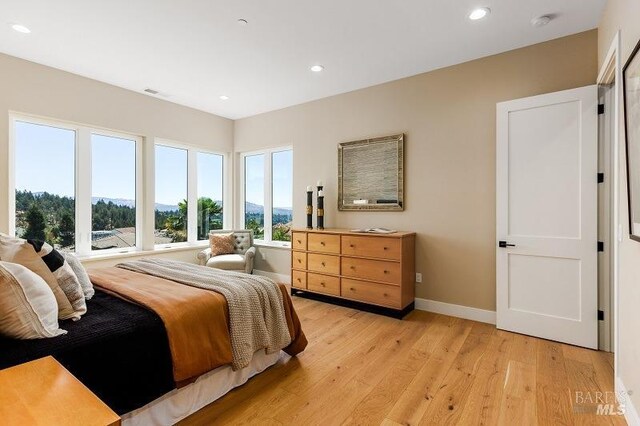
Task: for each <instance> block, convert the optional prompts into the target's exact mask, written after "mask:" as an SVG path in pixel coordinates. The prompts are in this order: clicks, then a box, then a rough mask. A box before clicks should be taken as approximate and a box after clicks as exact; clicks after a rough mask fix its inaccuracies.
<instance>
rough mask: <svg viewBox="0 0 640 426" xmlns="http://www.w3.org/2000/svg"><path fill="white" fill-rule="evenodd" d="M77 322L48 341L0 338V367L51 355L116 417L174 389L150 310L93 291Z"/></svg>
mask: <svg viewBox="0 0 640 426" xmlns="http://www.w3.org/2000/svg"><path fill="white" fill-rule="evenodd" d="M87 308H88V311H87V314H86V315H85V316H83V317H82V319H81V320H80V321H75V322H74V321H71V320H67V321H61V322H60V327H61V328H63V329H64V330H67V331H68V333H67V334H65V335H63V336H58V337H54V338H51V339H38V340H15V339H9V338H6V337H2V336H0V369H2V368H6V367H11V366H14V365H17V364H21V363H24V362H27V361H31V360H34V359H38V358H42V357H44V356H47V355H52V356H53V357H54V358H55V359H57V360H58V361H59V362H60V363H61V364H62V365H64V366H65V368H66V369H67V370H69V371H70V372H71V373H72V374H73V375H74V376H75V377H77V378H78V379H79V380H80V381H81V382H82V383H84V384H85V385H86V386H87V387H88V388H89V389H91V390H92V391H93V392H94V393H95V394H96V395H97V396H98V397H99V398H100V399H101V400H102V401H104V402H105V403H106V404H107V405H109V406H110V407H111V409H113V410H114V411H115V412H117V413H118V414H123V413H126V412H129V411H131V410H134V409H136V408H139V407H142V406H143V405H145V404H147V403H149V402H151V401H152V400H154V399H156V398H158V397H160V396H162V395H163V394H165V393H167V392H169V391H171V390H172V389H174V388H175V383H174V381H173V372H172V363H171V353H170V351H169V343H168V340H167V334H166V331H165V327H164V325H163V323H162V320H161V319H160V317H159V316H158V315H157V314H155V313H154V312H152V311H150V310H147V309H146V308H143V307H141V306H138V305H134V304H132V303H129V302H125V301H124V300H122V299H119V298H117V297H114V296H111V295H109V294H107V293H105V292H103V291H100V290H98V289H96V294H95V296H94V297H93V298H92V299H91V300H89V301H87Z"/></svg>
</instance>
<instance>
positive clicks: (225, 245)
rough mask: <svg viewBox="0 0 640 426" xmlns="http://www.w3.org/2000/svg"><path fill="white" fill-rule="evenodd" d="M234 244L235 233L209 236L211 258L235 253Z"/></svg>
mask: <svg viewBox="0 0 640 426" xmlns="http://www.w3.org/2000/svg"><path fill="white" fill-rule="evenodd" d="M234 242H235V241H234V238H233V232H232V233H230V234H209V245H210V246H211V256H220V255H222V254H231V253H233V251H234V249H235V247H234Z"/></svg>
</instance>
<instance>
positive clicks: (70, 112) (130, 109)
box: [0, 54, 233, 263]
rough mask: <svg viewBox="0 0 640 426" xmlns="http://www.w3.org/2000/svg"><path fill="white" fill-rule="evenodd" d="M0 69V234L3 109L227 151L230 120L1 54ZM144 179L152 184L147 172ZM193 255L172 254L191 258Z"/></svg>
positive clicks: (2, 226)
mask: <svg viewBox="0 0 640 426" xmlns="http://www.w3.org/2000/svg"><path fill="white" fill-rule="evenodd" d="M0 70H1V73H0V164H2V165H1V166H0V232H7V231H8V225H9V223H8V221H9V211H8V210H9V209H8V196H9V193H8V171H7V167H6V164H7V163H6V158H7V155H8V135H9V128H8V126H9V111H13V112H19V113H24V114H30V115H37V116H43V117H48V118H52V119H56V120H62V121H70V122H75V123H79V124H86V125H91V126H96V127H99V128H106V129H110V130H116V131H122V132H127V133H131V134H135V135H138V136H143V137H144V138H145V144H149V143H153V141H154V138H162V139H170V140H174V141H178V142H181V143H185V144H190V145H194V146H200V147H204V148H207V149H211V150H218V151H221V152H228V153H231V152H233V121H232V120H228V119H225V118H222V117H218V116H215V115H212V114H208V113H205V112H201V111H197V110H194V109H191V108H186V107H183V106H179V105H176V104H172V103H170V102H166V101H163V100H160V99H155V98H152V97H150V96H146V95H142V94H139V93H135V92H132V91H129V90H125V89H121V88H118V87H115V86H112V85H109V84H105V83H100V82H98V81H95V80H91V79H88V78H84V77H80V76H78V75H75V74H70V73H67V72H64V71H60V70H57V69H53V68H49V67H46V66H43V65H39V64H35V63H33V62H28V61H24V60H21V59H18V58H15V57H12V56H7V55H3V54H0ZM150 71H152V70H150ZM147 151H148V150H147ZM147 169H149V168H147ZM151 170H152V169H151ZM147 171H148V170H147ZM149 175H150V176H149ZM145 179H146V181H145V187H147V188H149V187H151V188H152V187H153V185H154V183H153V173H145ZM145 192H147V191H145ZM151 194H152V193H151ZM145 195H147V194H145ZM152 198H153V197H151V199H152ZM151 216H152V212H151ZM146 217H149V215H146ZM151 243H152V242H151ZM195 253H196V250H191V251H189V252H187V253H184V252H181V254H180V255H177V256H182V257H184V258H185V259H186V258H189V259H193V260H195ZM107 263H108V262H107Z"/></svg>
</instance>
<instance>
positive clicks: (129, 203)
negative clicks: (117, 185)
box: [91, 197, 220, 212]
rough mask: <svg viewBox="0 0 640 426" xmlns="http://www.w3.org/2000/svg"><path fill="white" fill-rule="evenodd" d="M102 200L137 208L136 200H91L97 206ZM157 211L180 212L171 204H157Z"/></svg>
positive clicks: (106, 198)
mask: <svg viewBox="0 0 640 426" xmlns="http://www.w3.org/2000/svg"><path fill="white" fill-rule="evenodd" d="M100 200H102V201H104V202H105V203H107V204H109V202H111V203H113V204H115V205H116V206H126V207H135V201H134V200H127V199H124V198H108V197H92V198H91V203H92V204H96V203H97V202H98V201H100ZM216 202H217V203H220V201H216ZM156 210H159V211H161V212H172V211H176V210H178V206H177V205H170V204H159V203H156Z"/></svg>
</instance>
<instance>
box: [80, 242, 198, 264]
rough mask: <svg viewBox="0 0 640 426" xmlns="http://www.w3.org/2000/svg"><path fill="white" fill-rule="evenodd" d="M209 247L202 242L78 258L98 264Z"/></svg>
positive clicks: (95, 254)
mask: <svg viewBox="0 0 640 426" xmlns="http://www.w3.org/2000/svg"><path fill="white" fill-rule="evenodd" d="M208 246H209V243H208V242H207V241H200V242H198V243H185V244H183V243H178V244H176V245H173V246H169V247H163V246H161V247H156V248H154V249H153V250H131V251H125V252H122V251H120V252H118V251H116V252H111V253H93V254H89V255H85V256H78V259H79V260H80V261H82V262H83V263H87V262H97V261H100V260H111V259H124V258H128V257H140V256H150V255H154V254H162V253H172V252H178V251H187V250H204V249H206V248H207V247H208Z"/></svg>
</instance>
